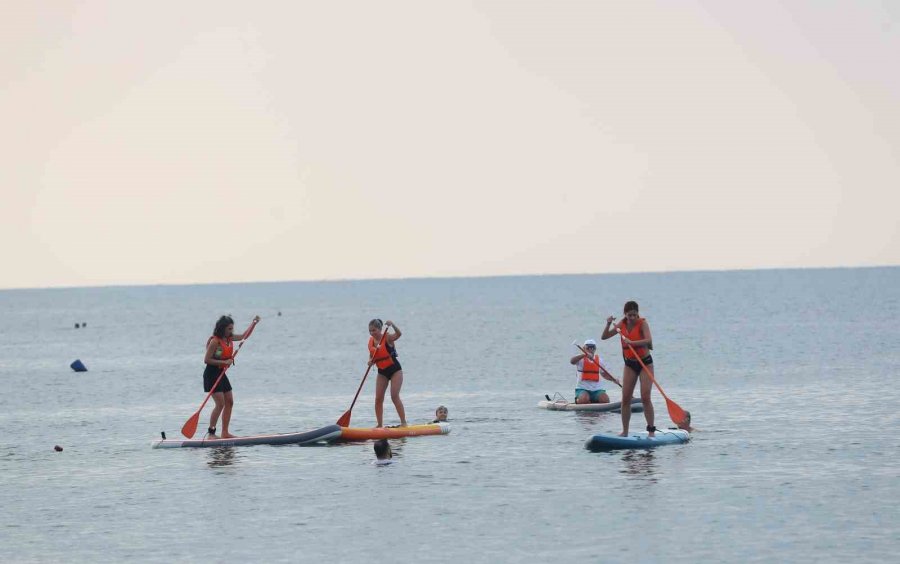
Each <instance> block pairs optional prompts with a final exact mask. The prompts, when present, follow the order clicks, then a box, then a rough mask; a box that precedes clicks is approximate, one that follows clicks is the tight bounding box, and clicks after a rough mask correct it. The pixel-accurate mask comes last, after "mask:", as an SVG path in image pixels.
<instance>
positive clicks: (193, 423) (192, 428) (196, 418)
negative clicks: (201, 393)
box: [181, 411, 200, 439]
mask: <svg viewBox="0 0 900 564" xmlns="http://www.w3.org/2000/svg"><path fill="white" fill-rule="evenodd" d="M199 422H200V412H199V411H198V412H197V413H195V414H193V415H192V416H191V418H190V419H188V420H187V422H185V424H184V426H183V427H182V428H181V434H182V435H184V436H185V437H187V438H189V439H192V438H194V434H195V433H196V432H197V423H199Z"/></svg>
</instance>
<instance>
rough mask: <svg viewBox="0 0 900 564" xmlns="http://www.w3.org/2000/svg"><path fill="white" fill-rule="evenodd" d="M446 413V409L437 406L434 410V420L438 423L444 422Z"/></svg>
mask: <svg viewBox="0 0 900 564" xmlns="http://www.w3.org/2000/svg"><path fill="white" fill-rule="evenodd" d="M448 413H449V412H448V411H447V408H446V407H444V406H443V405H439V406H438V408H437V409H435V410H434V418H435V419H437V420H438V421H446V420H447V415H448Z"/></svg>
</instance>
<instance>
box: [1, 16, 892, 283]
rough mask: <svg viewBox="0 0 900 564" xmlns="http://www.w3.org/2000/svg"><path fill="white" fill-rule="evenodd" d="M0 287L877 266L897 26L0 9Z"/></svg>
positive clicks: (830, 20)
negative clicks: (0, 124) (0, 261)
mask: <svg viewBox="0 0 900 564" xmlns="http://www.w3.org/2000/svg"><path fill="white" fill-rule="evenodd" d="M0 38H2V43H3V47H4V48H3V52H4V55H3V56H2V57H0V123H2V127H0V155H2V164H0V190H2V194H0V195H2V199H0V201H2V204H0V236H2V240H3V245H2V249H3V250H2V254H0V258H2V263H3V264H2V269H0V288H12V287H45V286H72V285H78V286H80V285H106V284H135V283H139V284H156V283H193V282H198V283H200V282H230V281H252V280H303V279H334V278H381V277H409V276H416V277H419V276H457V275H464V276H470V275H493V274H529V273H563V272H571V273H574V272H621V271H645V270H688V269H732V268H758V267H806V266H858V265H882V264H891V265H897V264H900V227H898V223H900V222H898V219H900V211H898V210H900V71H898V69H900V3H892V2H864V1H849V0H848V1H846V2H814V1H806V2H803V1H796V2H765V1H762V2H744V1H740V2H721V1H717V2H672V1H644V2H635V1H627V2H626V1H622V2H599V1H584V2H566V1H559V0H553V1H521V0H517V1H504V2H499V1H496V2H462V1H459V0H454V1H444V2H437V1H421V0H411V1H408V2H391V1H380V2H372V1H360V2H321V1H317V2H222V1H218V0H217V1H214V2H198V1H191V2H181V1H179V2H122V1H115V2H100V1H84V2H63V1H52V2H51V1H49V0H48V1H43V2H37V1H36V2H27V1H8V2H3V4H2V8H0Z"/></svg>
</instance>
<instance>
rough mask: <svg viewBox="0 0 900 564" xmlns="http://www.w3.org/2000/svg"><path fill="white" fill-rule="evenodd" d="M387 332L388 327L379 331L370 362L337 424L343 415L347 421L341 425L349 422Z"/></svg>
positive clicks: (344, 425)
mask: <svg viewBox="0 0 900 564" xmlns="http://www.w3.org/2000/svg"><path fill="white" fill-rule="evenodd" d="M387 332H388V328H387V327H385V328H384V331H383V332H382V333H381V339H379V341H378V344H377V345H376V346H375V350H374V351H372V356H371V357H369V361H370V362H371V364H369V366H368V367H367V368H366V373H365V374H363V377H362V380H361V381H360V382H359V387H358V388H356V395H355V396H353V401H352V402H350V408H349V409H348V410H347V411H346V412H345V413H344V415H342V416H341V418H340V419H338V425H341V423H340V422H341V421H342V420H343V419H344V418H345V417H346V418H347V421H346V422H345V423H344V424H343V425H342V426H343V427H346V426H347V425H349V424H350V412H351V411H353V406H354V405H356V400H357V399H359V393H360V392H361V391H362V389H363V385H364V384H365V383H366V378H368V377H369V372H370V371H371V370H372V367H373V366H374V365H375V362H374V360H375V355H376V354H378V349H380V348H381V345H382V344H383V343H384V340H385V339H386V338H387Z"/></svg>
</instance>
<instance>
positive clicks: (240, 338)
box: [231, 315, 259, 341]
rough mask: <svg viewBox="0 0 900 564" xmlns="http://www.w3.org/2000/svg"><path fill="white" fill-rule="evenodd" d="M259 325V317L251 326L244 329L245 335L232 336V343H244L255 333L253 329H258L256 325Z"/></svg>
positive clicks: (256, 317) (254, 319)
mask: <svg viewBox="0 0 900 564" xmlns="http://www.w3.org/2000/svg"><path fill="white" fill-rule="evenodd" d="M257 323H259V316H258V315H257V316H255V317H254V318H253V321H251V322H250V325H249V326H248V327H247V328H246V329H244V332H243V333H239V334H235V335H232V336H231V340H232V341H243V340H244V339H246V338H248V337H249V336H250V334H251V333H253V328H254V327H256V324H257Z"/></svg>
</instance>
